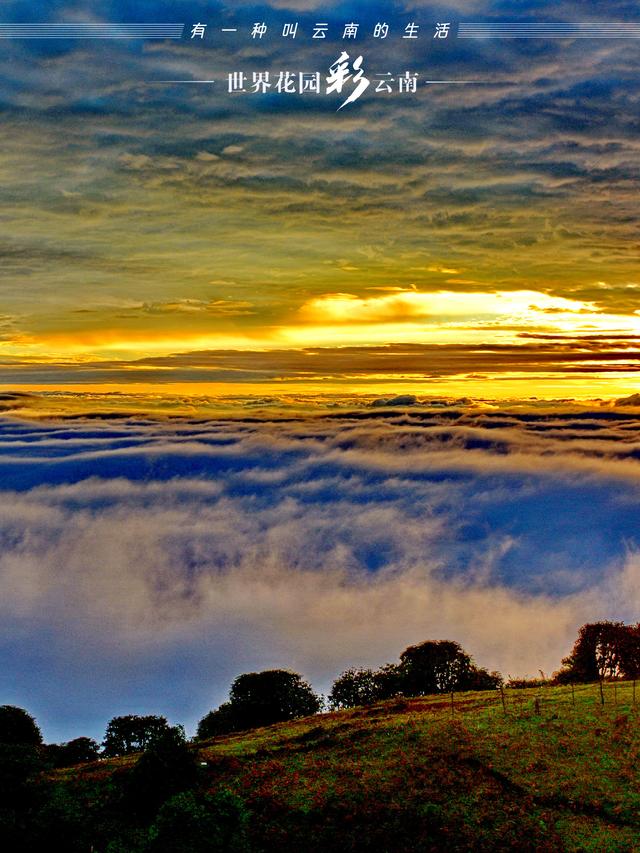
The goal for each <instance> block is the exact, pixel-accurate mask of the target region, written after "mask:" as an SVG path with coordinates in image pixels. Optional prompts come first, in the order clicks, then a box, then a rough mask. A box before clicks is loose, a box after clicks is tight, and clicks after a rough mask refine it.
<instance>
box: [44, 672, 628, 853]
mask: <svg viewBox="0 0 640 853" xmlns="http://www.w3.org/2000/svg"><path fill="white" fill-rule="evenodd" d="M634 692H635V691H634V690H633V688H632V685H631V684H630V683H624V684H622V683H621V684H618V685H616V687H615V688H614V686H613V685H607V686H606V687H605V691H604V699H605V704H604V705H602V704H601V696H600V691H599V688H598V686H597V685H595V686H593V685H590V686H582V687H576V688H575V689H574V690H573V691H572V688H571V687H556V688H542V689H534V690H518V691H509V690H507V691H505V697H506V698H505V703H504V706H503V703H502V700H501V697H500V694H499V693H497V694H496V692H492V693H477V692H474V693H461V694H455V696H454V701H453V705H452V702H451V698H450V697H448V696H441V697H433V696H429V697H424V698H418V699H410V700H394V701H390V702H385V703H379V704H377V705H373V706H371V707H366V708H357V709H353V710H349V711H339V712H335V713H328V714H322V715H319V716H316V717H310V718H306V719H302V720H297V721H295V722H291V723H282V724H279V725H275V726H271V727H269V728H264V729H257V730H255V731H251V732H246V733H241V734H237V735H232V736H227V737H220V738H215V739H213V740H211V741H203V742H201V743H199V744H197V745H196V746H194V749H197V750H198V753H199V758H200V760H201V762H206V767H204V766H203V784H204V786H205V787H206V788H207V790H208V791H210V792H212V793H215V792H217V791H220V790H221V789H226V790H230V791H232V792H234V793H235V794H237V795H239V797H240V798H241V799H242V801H243V802H244V803H245V805H246V807H247V810H248V814H249V821H248V829H247V840H246V842H245V843H246V845H247V848H246V849H249V850H256V851H276V850H278V851H292V853H293V851H295V853H300V851H304V853H308V851H341V853H343V852H344V851H365V850H367V851H389V853H404V851H407V853H408V851H411V853H414V851H441V850H442V851H444V850H447V851H475V850H477V851H492V850H496V851H500V850H518V851H528V850H530V851H593V853H609V851H611V853H613V851H625V853H626V851H635V850H638V851H640V784H639V782H640V772H639V766H640V765H639V759H640V738H639V735H638V732H639V727H638V724H639V722H640V708H639V709H636V707H635V705H634V702H633V699H634V695H633V694H634ZM638 693H639V695H638V698H639V700H640V687H639V691H638ZM134 761H135V758H133V757H129V758H127V759H121V760H114V761H101V762H96V763H95V764H92V765H87V766H84V767H78V768H70V769H68V770H63V771H60V772H59V773H58V774H57V778H58V779H59V780H60V781H61V782H65V783H66V784H68V785H69V786H70V787H71V788H75V789H76V790H77V791H78V794H79V795H80V794H81V792H84V794H82V795H83V796H86V792H87V791H89V790H98V789H99V788H100V786H101V785H103V784H105V782H107V781H108V780H109V778H111V777H113V776H114V775H117V774H122V773H125V772H126V767H127V766H128V765H130V764H131V763H132V762H134ZM96 786H97V787H96ZM212 849H218V848H215V847H213V848H212Z"/></svg>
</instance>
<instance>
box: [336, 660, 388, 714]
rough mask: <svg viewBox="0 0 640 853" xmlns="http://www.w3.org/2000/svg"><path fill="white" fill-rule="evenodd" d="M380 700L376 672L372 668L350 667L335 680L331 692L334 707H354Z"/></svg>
mask: <svg viewBox="0 0 640 853" xmlns="http://www.w3.org/2000/svg"><path fill="white" fill-rule="evenodd" d="M377 700H378V691H377V684H376V677H375V673H374V671H373V670H372V669H355V668H352V669H348V670H346V672H343V673H342V675H339V676H338V678H336V680H335V681H334V682H333V685H332V687H331V693H330V694H329V704H330V706H331V707H332V708H353V707H355V706H356V705H369V704H370V703H371V702H376V701H377Z"/></svg>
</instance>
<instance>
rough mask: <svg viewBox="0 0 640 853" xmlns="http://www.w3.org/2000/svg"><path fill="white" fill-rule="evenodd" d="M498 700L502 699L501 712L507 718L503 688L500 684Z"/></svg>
mask: <svg viewBox="0 0 640 853" xmlns="http://www.w3.org/2000/svg"><path fill="white" fill-rule="evenodd" d="M500 698H501V699H502V711H503V713H504V715H505V717H506V716H507V703H506V702H505V698H504V687H503V686H502V684H501V685H500Z"/></svg>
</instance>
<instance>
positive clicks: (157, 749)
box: [123, 726, 200, 816]
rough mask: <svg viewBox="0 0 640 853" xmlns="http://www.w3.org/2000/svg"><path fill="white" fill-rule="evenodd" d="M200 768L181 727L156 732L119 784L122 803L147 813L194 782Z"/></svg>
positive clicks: (147, 814)
mask: <svg viewBox="0 0 640 853" xmlns="http://www.w3.org/2000/svg"><path fill="white" fill-rule="evenodd" d="M199 777H200V768H199V766H198V759H197V754H196V752H195V750H194V749H193V748H192V747H190V746H189V744H188V743H187V741H186V739H185V736H184V729H183V728H182V726H169V727H167V728H166V729H164V730H162V731H161V732H159V733H158V734H157V735H156V736H155V737H154V738H153V739H152V740H151V742H150V744H149V746H148V747H147V749H146V750H145V751H144V752H143V753H142V755H141V756H140V758H139V759H138V761H137V762H136V764H135V765H134V766H133V767H132V769H131V770H130V772H129V774H128V775H127V777H126V778H125V781H124V783H123V795H124V802H125V805H127V806H129V807H130V808H131V809H132V811H134V812H136V813H138V814H142V815H143V816H151V815H153V814H155V813H156V811H157V810H158V808H159V807H160V806H161V805H162V803H163V802H165V800H167V799H169V797H172V796H173V795H174V794H178V793H180V792H181V791H187V790H189V789H191V788H193V787H195V786H196V785H197V784H198V781H199Z"/></svg>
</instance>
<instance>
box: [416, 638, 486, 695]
mask: <svg viewBox="0 0 640 853" xmlns="http://www.w3.org/2000/svg"><path fill="white" fill-rule="evenodd" d="M400 665H401V667H402V670H403V672H404V678H403V682H404V693H405V695H407V696H420V695H423V694H426V693H444V692H448V691H450V690H463V689H465V683H469V682H470V681H471V675H472V673H473V671H474V669H475V667H474V665H473V662H472V660H471V658H470V657H469V655H468V654H467V653H466V652H465V651H464V649H463V648H462V646H461V645H460V644H459V643H456V642H454V641H453V640H426V641H425V642H424V643H420V644H419V645H417V646H409V648H407V649H405V650H404V651H403V652H402V654H401V655H400Z"/></svg>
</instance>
